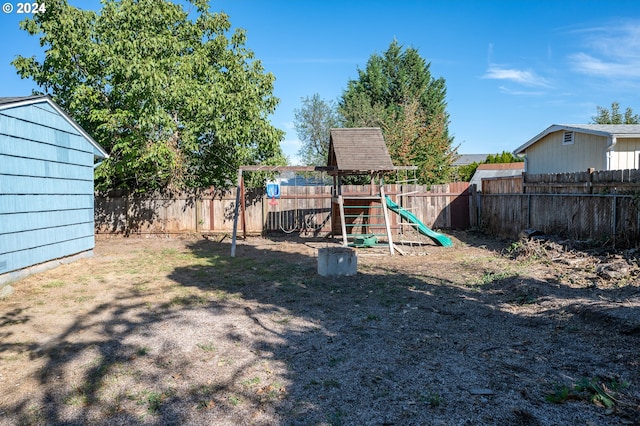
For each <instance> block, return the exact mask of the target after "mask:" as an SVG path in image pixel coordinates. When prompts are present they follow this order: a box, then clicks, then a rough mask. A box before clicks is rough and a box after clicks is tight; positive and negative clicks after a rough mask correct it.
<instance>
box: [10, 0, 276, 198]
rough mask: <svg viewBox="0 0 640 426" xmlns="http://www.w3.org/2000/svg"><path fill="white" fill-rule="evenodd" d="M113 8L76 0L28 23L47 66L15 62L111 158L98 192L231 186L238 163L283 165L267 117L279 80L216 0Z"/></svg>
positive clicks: (135, 1)
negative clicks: (88, 6) (213, 4)
mask: <svg viewBox="0 0 640 426" xmlns="http://www.w3.org/2000/svg"><path fill="white" fill-rule="evenodd" d="M190 2H191V9H193V10H188V11H187V10H184V9H183V8H182V7H181V6H179V5H176V4H174V3H172V2H170V1H166V0H144V1H143V0H120V1H116V0H104V2H103V6H102V9H101V10H100V11H99V12H98V13H96V12H93V11H88V10H80V9H77V8H75V7H72V6H70V5H68V4H67V2H66V0H50V1H47V5H46V6H47V7H46V12H45V13H42V14H36V15H33V17H31V18H27V19H25V20H24V21H23V22H22V23H21V26H22V28H23V29H24V30H26V31H27V32H29V34H31V35H34V36H39V37H40V44H41V45H42V46H43V47H44V48H45V54H44V58H43V60H42V61H39V60H38V59H36V58H35V57H30V58H26V57H22V56H18V57H17V58H16V59H15V60H14V61H13V65H14V66H15V68H16V69H17V71H18V73H19V75H20V76H21V77H23V78H30V79H33V80H34V81H35V82H36V83H37V84H38V86H39V87H40V89H41V93H46V94H50V95H51V96H52V98H53V99H54V100H55V101H56V102H57V103H58V104H59V105H60V106H61V107H62V108H63V109H65V110H66V111H67V112H68V113H69V114H70V115H71V117H73V118H74V119H75V120H76V121H77V122H78V123H79V124H80V125H81V126H82V127H83V128H85V129H86V130H87V131H88V132H89V133H90V134H91V135H92V136H93V137H94V139H96V141H98V142H99V143H100V144H102V146H104V147H105V148H106V149H107V150H108V151H109V153H110V155H111V158H109V159H108V160H107V161H105V164H104V165H102V166H101V167H99V168H98V169H97V173H96V183H97V186H98V188H99V189H112V188H127V189H130V190H135V191H147V190H154V189H165V188H171V189H183V188H187V187H203V186H209V185H216V186H226V185H228V183H229V179H233V178H234V176H235V173H236V170H237V167H238V166H239V165H241V164H250V163H257V162H262V163H277V162H282V161H283V158H284V157H283V156H282V153H281V151H280V146H279V143H280V141H281V139H282V137H283V132H282V131H280V130H277V129H275V128H274V127H272V125H271V124H270V122H269V120H268V115H269V114H271V113H272V112H273V111H274V109H275V107H276V105H277V103H278V100H277V98H275V97H274V96H273V94H272V92H273V82H274V76H273V75H272V74H270V73H266V72H265V71H264V69H263V67H262V65H261V63H260V61H259V60H256V59H255V58H254V54H253V52H252V51H250V50H249V49H247V48H246V47H245V42H246V36H245V32H244V31H243V30H241V29H238V30H236V31H235V32H234V33H233V34H231V35H229V34H228V33H229V30H230V27H231V25H230V22H229V18H228V16H226V15H225V14H223V13H211V12H210V11H209V8H208V4H207V1H205V0H190Z"/></svg>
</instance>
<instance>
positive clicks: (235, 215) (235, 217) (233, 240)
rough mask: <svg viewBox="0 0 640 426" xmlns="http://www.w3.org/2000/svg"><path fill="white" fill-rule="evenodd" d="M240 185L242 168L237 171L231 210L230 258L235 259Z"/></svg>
mask: <svg viewBox="0 0 640 426" xmlns="http://www.w3.org/2000/svg"><path fill="white" fill-rule="evenodd" d="M241 184H242V168H239V169H238V186H237V188H236V205H235V206H234V209H233V234H232V236H231V257H236V237H237V235H238V208H239V206H240V185H241Z"/></svg>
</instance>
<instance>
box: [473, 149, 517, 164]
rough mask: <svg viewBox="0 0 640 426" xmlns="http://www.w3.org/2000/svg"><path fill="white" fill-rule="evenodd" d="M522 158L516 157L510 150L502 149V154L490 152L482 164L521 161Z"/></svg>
mask: <svg viewBox="0 0 640 426" xmlns="http://www.w3.org/2000/svg"><path fill="white" fill-rule="evenodd" d="M521 161H522V158H519V157H516V156H515V155H513V154H512V153H510V152H509V151H502V152H501V153H500V154H489V155H487V159H486V160H484V161H483V162H482V164H501V163H519V162H521Z"/></svg>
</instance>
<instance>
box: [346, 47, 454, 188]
mask: <svg viewBox="0 0 640 426" xmlns="http://www.w3.org/2000/svg"><path fill="white" fill-rule="evenodd" d="M445 97H446V86H445V81H444V79H443V78H438V79H436V78H433V77H432V75H431V71H430V64H429V63H427V62H426V61H425V60H424V59H423V58H422V57H421V56H420V54H419V53H418V51H417V50H416V49H413V48H407V49H404V48H403V46H401V45H400V44H399V43H398V42H397V41H395V40H394V41H393V42H392V43H391V45H390V46H389V48H388V49H387V51H386V52H384V54H382V55H378V54H374V55H372V56H371V57H370V58H369V61H368V62H367V66H366V68H365V69H363V70H358V79H357V80H351V81H349V83H348V85H347V89H346V90H345V91H344V93H343V95H342V99H341V100H340V103H339V111H340V114H341V115H342V117H343V119H344V123H345V125H346V126H347V127H362V126H373V127H380V128H382V131H383V134H384V137H385V140H386V142H387V145H388V147H389V153H390V155H391V158H392V160H393V161H394V164H396V165H416V166H418V168H419V177H420V181H421V182H422V183H427V184H434V183H443V182H447V181H448V180H449V178H450V172H451V164H452V162H453V161H454V159H455V151H456V150H455V148H453V146H452V144H453V138H452V137H451V136H450V135H449V130H448V126H449V114H448V113H447V111H446V107H447V104H446V99H445Z"/></svg>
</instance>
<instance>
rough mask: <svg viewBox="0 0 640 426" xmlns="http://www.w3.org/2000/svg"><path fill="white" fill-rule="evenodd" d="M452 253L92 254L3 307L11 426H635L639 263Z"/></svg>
mask: <svg viewBox="0 0 640 426" xmlns="http://www.w3.org/2000/svg"><path fill="white" fill-rule="evenodd" d="M450 235H451V234H450ZM452 239H453V240H454V247H453V248H442V247H437V246H434V245H430V246H427V247H423V248H422V249H421V253H420V254H421V255H413V256H404V257H403V256H394V257H391V256H387V255H377V254H368V253H369V252H367V251H359V252H358V275H357V276H355V277H342V278H324V277H320V276H318V275H317V274H316V265H317V262H316V258H315V256H316V253H317V248H319V247H324V246H327V245H328V244H329V243H327V242H323V241H318V240H316V241H310V240H308V241H300V240H299V241H295V242H293V241H291V240H285V239H282V238H272V239H260V238H256V239H249V240H248V241H241V242H240V243H239V246H238V250H237V257H235V258H231V257H230V256H229V252H230V242H229V239H228V238H226V239H224V240H223V241H220V237H215V238H209V239H203V238H195V237H194V238H190V239H163V238H150V239H141V238H127V239H120V238H114V239H99V240H98V241H97V245H96V249H95V256H94V257H93V258H89V259H83V260H81V261H78V262H76V263H73V264H69V265H63V266H60V267H58V268H57V269H54V270H51V271H48V272H44V273H41V274H38V275H34V276H31V277H29V278H26V279H24V280H22V281H19V282H16V283H13V284H12V287H13V288H14V289H15V292H14V294H13V295H11V296H10V297H8V298H6V299H3V300H0V424H3V425H5V424H6V425H40V424H42V425H45V424H65V425H81V424H101V425H102V424H104V425H107V424H108V425H111V424H113V425H125V424H126V425H129V424H149V425H152V424H153V425H160V424H162V425H169V424H180V425H183V424H188V425H205V424H210V425H241V424H245V425H626V424H640V356H639V349H640V272H639V271H640V268H639V266H638V258H637V255H638V254H639V253H637V252H636V251H634V250H631V251H627V252H620V253H612V252H607V251H606V250H602V249H599V250H596V251H593V250H586V249H585V248H584V247H582V248H581V247H579V245H578V244H574V243H572V244H568V243H566V242H558V241H547V240H544V239H536V240H522V241H520V242H515V243H514V242H504V241H496V240H493V239H489V238H486V237H483V236H481V235H475V234H470V233H456V234H453V235H452Z"/></svg>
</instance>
